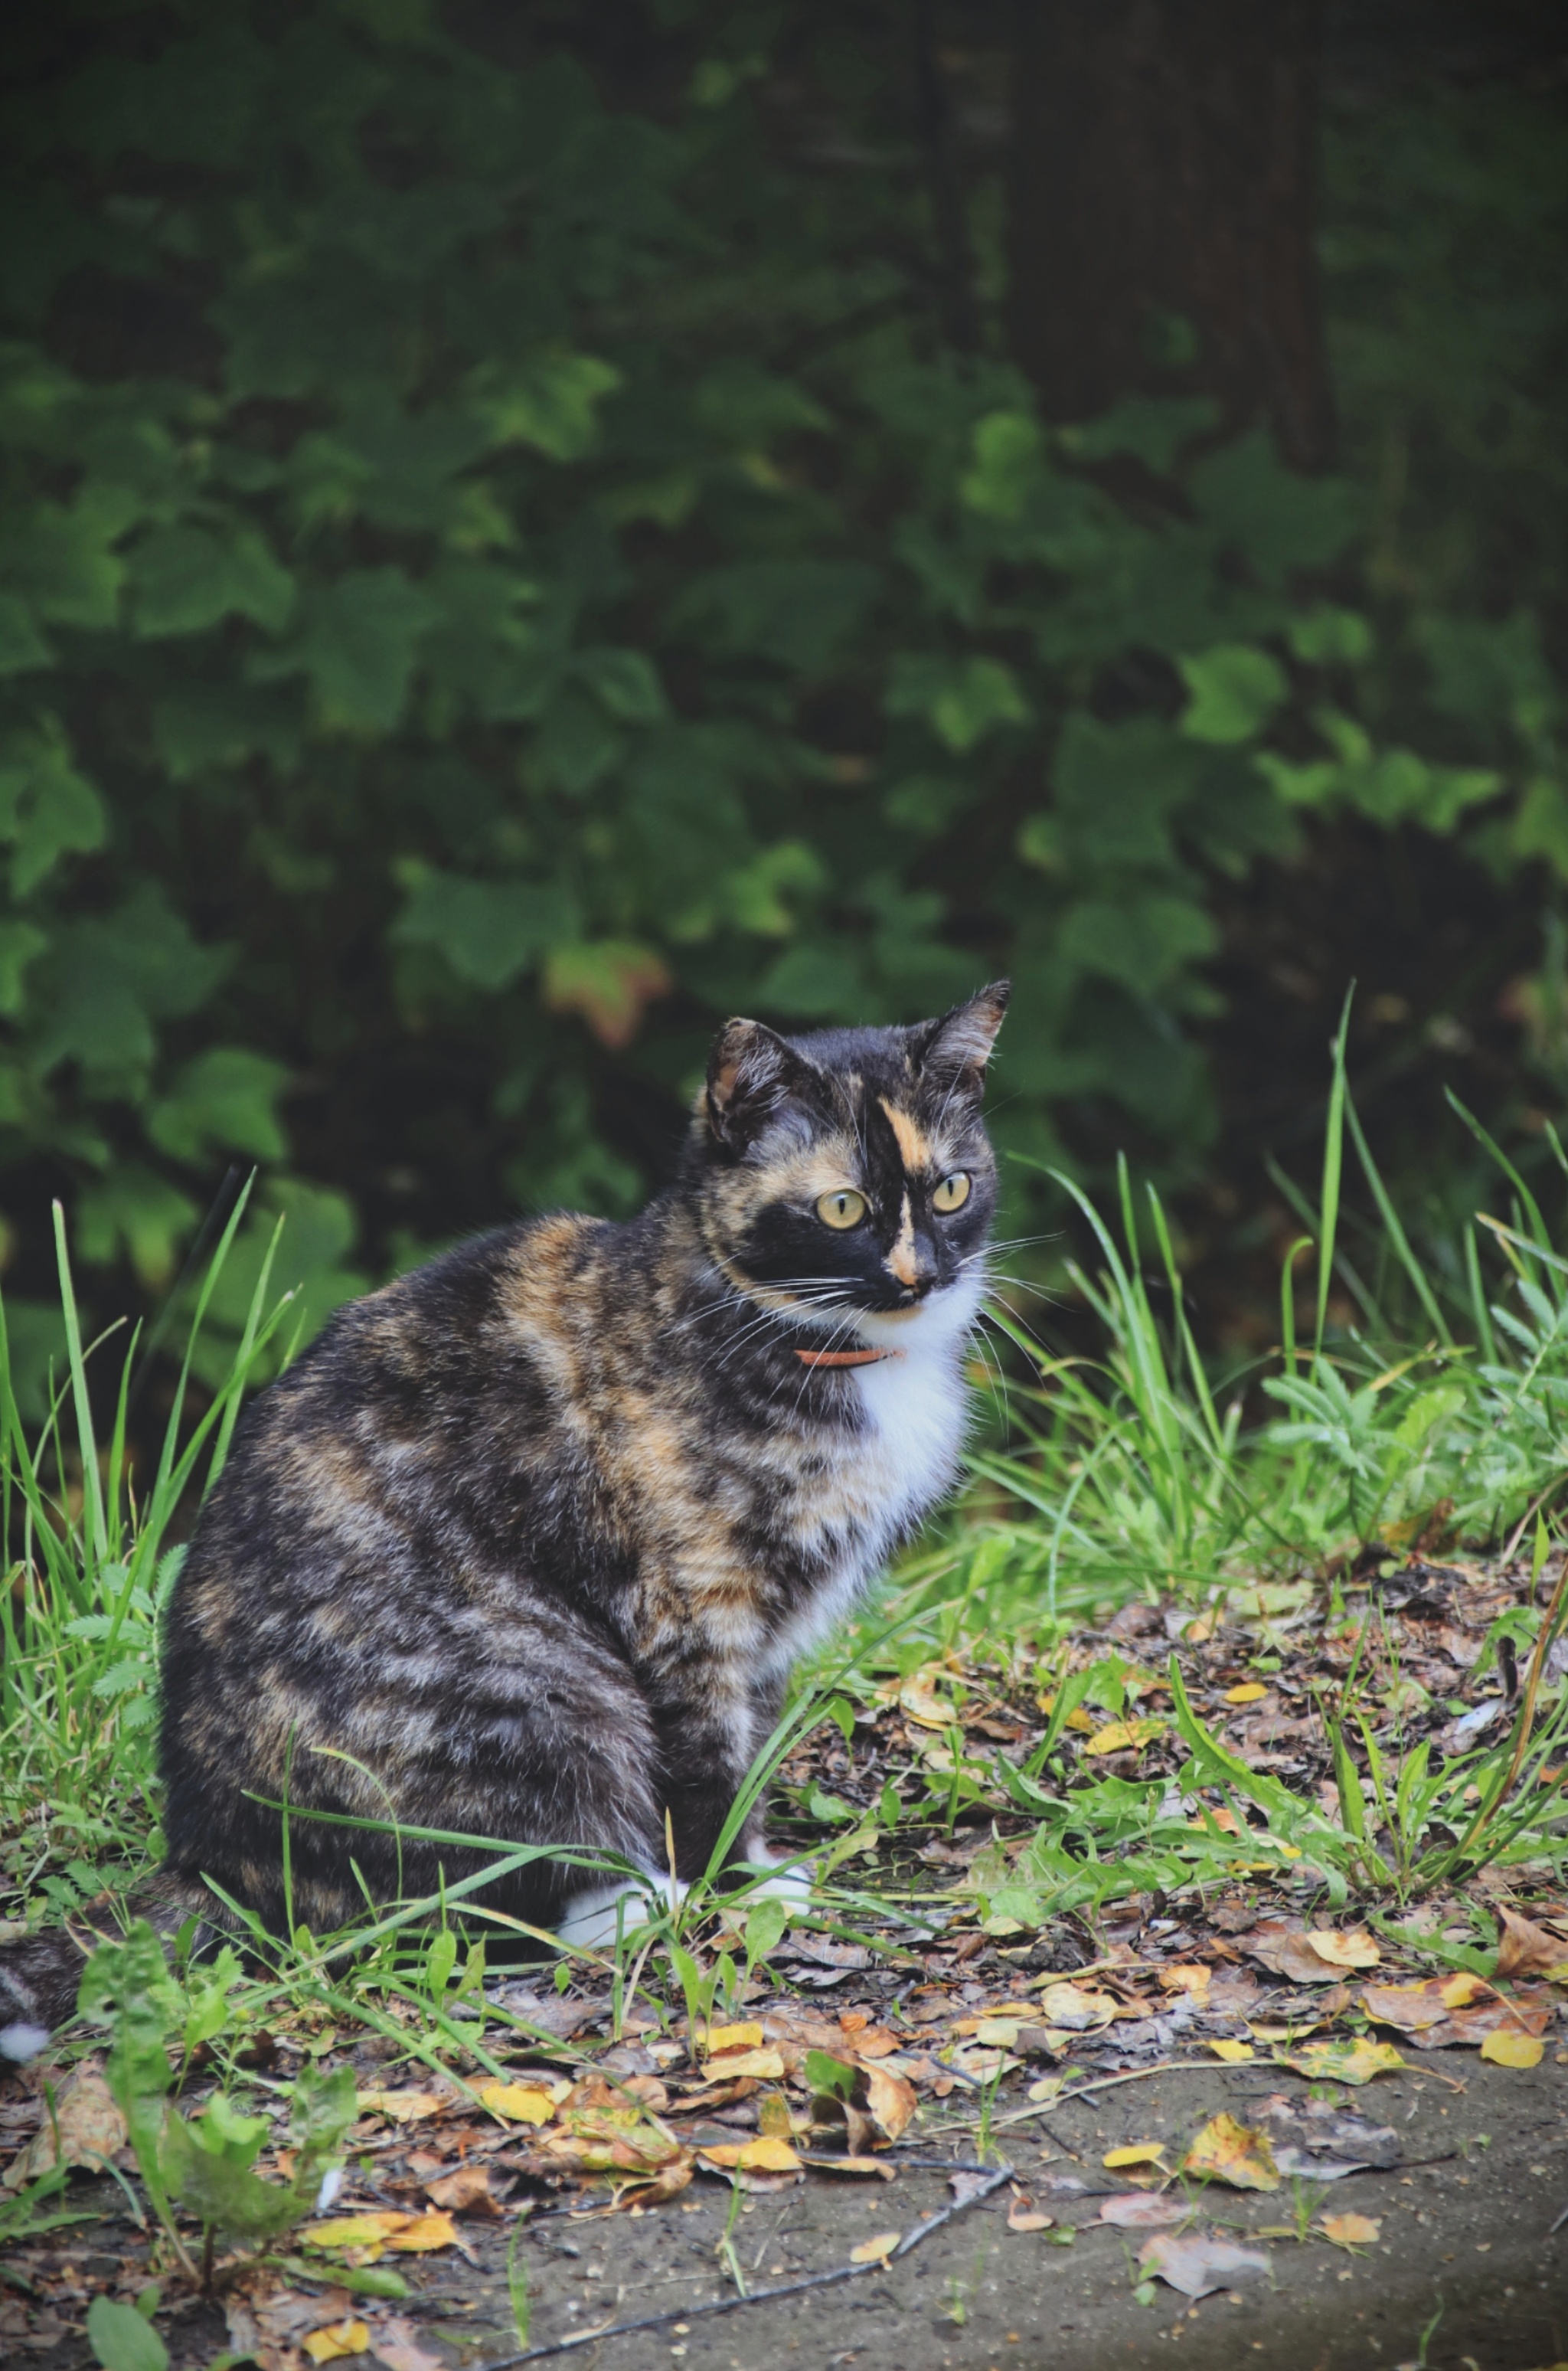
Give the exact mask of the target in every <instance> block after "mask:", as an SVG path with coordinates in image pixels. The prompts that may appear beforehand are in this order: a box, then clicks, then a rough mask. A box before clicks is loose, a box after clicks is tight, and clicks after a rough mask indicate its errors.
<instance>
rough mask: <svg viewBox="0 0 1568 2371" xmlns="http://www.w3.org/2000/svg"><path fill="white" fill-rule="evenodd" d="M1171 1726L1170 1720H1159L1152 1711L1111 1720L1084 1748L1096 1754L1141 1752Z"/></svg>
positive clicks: (1097, 1730)
mask: <svg viewBox="0 0 1568 2371" xmlns="http://www.w3.org/2000/svg"><path fill="white" fill-rule="evenodd" d="M1169 1727H1170V1722H1169V1721H1164V1720H1157V1719H1156V1718H1155V1717H1154V1715H1153V1714H1152V1713H1140V1714H1138V1716H1137V1717H1136V1719H1133V1720H1113V1721H1109V1722H1107V1724H1106V1726H1105V1727H1104V1728H1103V1729H1096V1730H1095V1732H1094V1734H1093V1736H1092V1737H1090V1738H1089V1739H1087V1740H1086V1741H1085V1743H1084V1749H1083V1750H1084V1752H1086V1753H1094V1754H1100V1753H1125V1752H1128V1751H1129V1750H1130V1751H1132V1752H1142V1751H1143V1748H1144V1747H1145V1746H1146V1745H1152V1744H1153V1742H1154V1741H1155V1739H1156V1738H1157V1737H1163V1736H1164V1734H1165V1732H1166V1730H1167V1729H1169Z"/></svg>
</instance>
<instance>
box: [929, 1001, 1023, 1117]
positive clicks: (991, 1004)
mask: <svg viewBox="0 0 1568 2371" xmlns="http://www.w3.org/2000/svg"><path fill="white" fill-rule="evenodd" d="M1011 994H1012V983H1011V981H1010V980H1006V979H994V980H993V981H992V982H991V985H990V986H989V988H983V989H981V990H980V991H979V993H978V995H975V996H972V997H971V998H970V999H969V1001H968V1002H967V1003H966V1004H955V1005H954V1006H953V1008H952V1011H951V1012H944V1013H943V1015H942V1017H941V1019H940V1021H930V1022H928V1023H927V1024H926V1026H925V1028H924V1030H922V1031H921V1033H920V1034H919V1035H918V1037H917V1040H916V1044H915V1047H914V1049H913V1050H914V1055H915V1065H916V1068H917V1070H918V1071H919V1073H920V1077H921V1080H922V1081H923V1082H924V1083H926V1084H928V1085H931V1086H934V1087H938V1088H940V1090H941V1092H942V1093H944V1094H947V1093H951V1092H952V1091H953V1090H954V1089H955V1088H956V1089H957V1090H958V1091H959V1092H960V1093H965V1092H967V1093H971V1094H974V1095H976V1096H977V1095H978V1094H979V1093H980V1089H981V1086H982V1084H983V1082H984V1081H985V1076H986V1063H987V1062H988V1061H989V1060H990V1058H991V1048H992V1047H993V1046H994V1045H995V1044H996V1042H997V1030H998V1029H999V1028H1000V1027H1001V1025H1002V1021H1003V1018H1004V1016H1005V1015H1006V1012H1007V1009H1008V999H1009V997H1010V996H1011Z"/></svg>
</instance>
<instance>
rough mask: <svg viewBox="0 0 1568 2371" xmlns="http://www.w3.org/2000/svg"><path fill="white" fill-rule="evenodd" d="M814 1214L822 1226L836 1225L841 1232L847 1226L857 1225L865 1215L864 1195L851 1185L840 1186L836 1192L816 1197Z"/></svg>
mask: <svg viewBox="0 0 1568 2371" xmlns="http://www.w3.org/2000/svg"><path fill="white" fill-rule="evenodd" d="M816 1214H817V1217H818V1218H819V1219H820V1220H822V1222H823V1225H824V1227H836V1229H837V1230H838V1232H840V1233H843V1232H844V1231H845V1230H846V1229H847V1228H849V1227H858V1226H859V1223H860V1221H861V1220H862V1219H863V1218H864V1217H865V1215H866V1197H865V1196H864V1195H863V1194H857V1193H856V1191H855V1189H854V1187H853V1186H852V1185H840V1186H839V1187H838V1189H837V1191H836V1193H832V1194H823V1195H820V1196H819V1197H818V1198H817V1206H816Z"/></svg>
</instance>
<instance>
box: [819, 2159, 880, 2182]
mask: <svg viewBox="0 0 1568 2371" xmlns="http://www.w3.org/2000/svg"><path fill="white" fill-rule="evenodd" d="M801 2164H802V2165H811V2166H814V2167H815V2168H816V2169H817V2171H818V2172H819V2173H847V2174H851V2175H854V2176H855V2177H856V2178H857V2179H859V2180H867V2179H869V2178H870V2176H872V2175H875V2177H876V2179H877V2180H879V2181H892V2180H894V2179H895V2177H896V2175H897V2172H898V2168H897V2167H896V2166H895V2165H889V2163H888V2161H887V2159H886V2157H802V2158H801Z"/></svg>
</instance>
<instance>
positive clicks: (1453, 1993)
mask: <svg viewBox="0 0 1568 2371" xmlns="http://www.w3.org/2000/svg"><path fill="white" fill-rule="evenodd" d="M1478 1995H1479V1997H1478ZM1471 2002H1473V2004H1474V2006H1473V2007H1470V2006H1467V2004H1469V2003H1471ZM1361 2003H1362V2007H1364V2008H1365V2009H1366V2014H1367V2016H1368V2017H1371V2018H1376V2019H1377V2021H1378V2024H1379V2025H1393V2026H1398V2027H1399V2029H1400V2030H1401V2032H1405V2033H1408V2034H1409V2035H1410V2038H1411V2040H1412V2041H1413V2042H1414V2043H1415V2044H1416V2046H1417V2048H1418V2049H1422V2050H1453V2049H1468V2050H1475V2049H1479V2048H1480V2046H1481V2044H1482V2042H1483V2041H1485V2039H1486V2037H1487V2035H1488V2034H1489V2033H1531V2034H1543V2033H1544V2032H1545V2031H1546V2029H1547V2027H1548V2025H1549V2024H1550V2023H1551V2016H1552V2002H1551V1994H1550V1993H1547V1992H1545V1991H1543V1990H1542V1989H1540V1988H1539V1986H1538V1987H1536V1989H1535V1990H1534V1991H1532V1992H1528V1993H1525V1992H1516V1993H1515V1994H1514V1995H1512V1996H1511V1997H1505V1996H1504V1995H1502V1994H1501V1993H1494V1992H1493V1989H1492V1987H1491V1985H1490V1984H1486V1983H1484V1982H1483V1981H1482V1978H1481V1977H1480V1976H1472V1975H1469V1974H1458V1975H1452V1976H1444V1977H1441V1978H1439V1977H1435V1976H1429V1977H1428V1978H1427V1980H1426V1982H1425V1983H1424V1984H1366V1985H1364V1986H1363V1987H1362V1993H1361Z"/></svg>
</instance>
